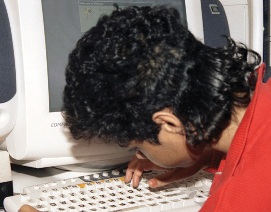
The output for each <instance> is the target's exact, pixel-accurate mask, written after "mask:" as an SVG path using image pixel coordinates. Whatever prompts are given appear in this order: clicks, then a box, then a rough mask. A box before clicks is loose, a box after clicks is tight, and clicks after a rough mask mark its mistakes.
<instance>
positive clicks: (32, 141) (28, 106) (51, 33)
mask: <svg viewBox="0 0 271 212" xmlns="http://www.w3.org/2000/svg"><path fill="white" fill-rule="evenodd" d="M165 3H166V4H168V5H171V6H174V7H176V8H177V9H178V10H179V12H180V15H181V17H182V21H183V24H184V25H185V26H187V27H188V28H189V29H190V30H191V31H192V32H193V33H194V35H195V36H196V37H197V38H199V39H201V40H203V24H202V13H201V1H200V0H193V1H191V0H169V1H163V0H144V1H143V0H115V1H112V0H111V1H109V0H100V1H98V0H25V1H21V0H12V1H10V0H5V4H6V8H7V11H8V16H9V22H10V26H11V33H12V39H13V46H14V57H15V66H16V84H17V93H16V96H17V97H18V103H17V116H16V124H15V126H14V128H13V130H12V131H11V133H10V134H9V136H8V137H7V138H6V140H5V142H4V143H3V144H1V145H0V149H6V150H7V151H8V152H9V154H10V156H11V158H12V161H13V163H17V164H21V165H25V166H30V167H35V168H41V167H51V166H62V165H72V164H76V166H77V167H87V168H92V167H95V168H97V167H100V168H104V167H106V168H108V167H113V166H116V165H119V164H123V163H125V162H128V161H129V160H130V158H131V156H132V153H131V152H129V151H128V150H127V149H125V148H120V147H118V146H116V145H114V144H105V143H104V142H103V141H101V140H100V139H98V138H94V139H92V140H88V141H85V140H74V139H73V138H72V136H71V135H70V133H69V131H68V128H67V127H66V124H65V120H64V118H63V116H62V111H61V108H62V93H63V89H64V86H65V67H66V65H67V62H68V55H69V53H70V51H71V50H72V49H73V48H74V47H75V45H76V42H77V40H78V39H79V38H80V37H81V36H82V35H83V34H84V33H85V32H86V31H87V30H88V29H90V28H91V27H92V26H94V25H95V24H96V22H97V20H98V18H99V17H100V16H101V15H103V14H109V13H110V12H111V11H112V10H114V6H113V5H114V4H117V5H118V6H119V7H126V6H129V5H137V6H146V5H150V6H154V5H160V4H165Z"/></svg>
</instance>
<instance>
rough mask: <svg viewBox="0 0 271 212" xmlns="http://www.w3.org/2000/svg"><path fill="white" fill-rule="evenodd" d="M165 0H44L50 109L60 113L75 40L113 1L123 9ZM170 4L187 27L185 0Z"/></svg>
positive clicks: (106, 12)
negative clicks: (66, 72) (176, 9)
mask: <svg viewBox="0 0 271 212" xmlns="http://www.w3.org/2000/svg"><path fill="white" fill-rule="evenodd" d="M164 3H165V1H163V0H145V1H140V0H133V1H131V0H130V1H127V0H125V1H124V0H116V1H108V0H95V1H92V0H78V1H77V0H76V1H74V0H58V1H55V0H42V11H43V19H44V32H45V41H46V55H47V68H48V83H49V98H50V102H49V106H50V112H60V111H61V108H62V93H63V89H64V85H65V75H64V71H65V66H66V64H67V59H68V54H69V52H70V51H71V50H72V49H73V48H74V46H75V43H76V41H77V40H78V39H79V38H80V37H81V36H82V35H83V34H84V33H85V32H86V31H87V30H89V29H90V28H91V27H93V26H95V25H96V23H97V21H98V19H99V18H100V17H101V15H104V14H110V13H111V12H112V11H113V10H114V8H115V7H114V4H117V5H118V6H119V7H120V8H123V7H126V6H130V5H137V6H154V5H159V4H164ZM168 4H169V5H171V6H174V7H176V8H178V10H179V12H180V14H181V20H182V22H183V25H184V26H187V20H186V10H185V1H184V0H171V1H168Z"/></svg>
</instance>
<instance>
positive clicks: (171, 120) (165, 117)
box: [152, 111, 185, 134]
mask: <svg viewBox="0 0 271 212" xmlns="http://www.w3.org/2000/svg"><path fill="white" fill-rule="evenodd" d="M152 120H153V121H154V122H155V123H156V124H158V125H161V128H162V129H163V130H166V131H167V132H169V133H178V134H180V133H181V134H182V133H183V134H185V132H184V126H183V124H182V123H181V121H180V120H179V119H178V118H177V117H176V116H175V115H174V114H173V113H172V112H171V111H158V112H156V113H154V114H153V116H152Z"/></svg>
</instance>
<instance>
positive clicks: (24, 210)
mask: <svg viewBox="0 0 271 212" xmlns="http://www.w3.org/2000/svg"><path fill="white" fill-rule="evenodd" d="M19 212H38V210H36V209H35V208H33V207H31V206H29V205H23V206H22V207H21V208H20V209H19Z"/></svg>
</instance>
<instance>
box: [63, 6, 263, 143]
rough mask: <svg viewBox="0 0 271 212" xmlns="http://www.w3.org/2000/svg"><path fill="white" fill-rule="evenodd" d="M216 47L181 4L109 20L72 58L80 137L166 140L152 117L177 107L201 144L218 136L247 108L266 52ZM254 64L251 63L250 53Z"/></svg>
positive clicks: (71, 86) (74, 119) (69, 115)
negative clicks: (199, 34) (188, 20)
mask: <svg viewBox="0 0 271 212" xmlns="http://www.w3.org/2000/svg"><path fill="white" fill-rule="evenodd" d="M225 39H227V40H228V44H227V45H226V46H225V47H221V48H211V47H208V46H206V45H204V44H203V43H201V42H200V41H199V40H197V39H196V38H195V37H194V36H193V34H192V33H191V32H190V31H189V30H188V29H187V28H186V27H183V26H182V24H181V21H180V15H179V13H178V11H177V10H176V9H174V8H169V7H166V6H157V7H153V8H151V7H136V6H133V7H128V8H125V9H123V10H120V9H116V10H114V11H113V12H112V14H111V15H105V16H103V17H101V18H100V19H99V21H98V23H97V25H96V26H95V27H93V28H91V29H90V30H89V31H88V32H86V33H85V35H84V36H83V37H82V38H81V39H80V40H79V41H78V43H77V45H76V48H75V49H74V50H73V51H72V52H71V54H70V56H69V63H68V65H67V68H66V83H67V84H66V86H65V91H64V98H63V99H64V110H65V113H64V116H65V119H66V122H67V124H68V126H69V128H70V131H71V133H72V135H73V136H74V138H76V139H79V138H85V139H89V138H91V137H93V136H98V137H103V138H105V139H106V140H107V141H108V142H116V143H118V144H119V145H120V146H128V145H129V143H130V142H131V141H132V140H135V141H138V142H141V141H144V140H147V141H149V142H153V143H156V144H159V141H158V139H157V135H158V132H159V130H160V128H159V126H157V125H156V124H155V123H154V122H153V121H152V115H153V114H154V113H155V112H157V111H159V110H162V109H164V108H170V109H171V110H172V111H173V113H174V114H175V115H176V116H177V117H178V118H179V119H180V120H181V121H182V123H183V124H184V126H185V128H186V137H187V142H188V143H189V144H191V145H193V146H197V145H199V144H203V143H209V142H212V141H215V140H218V139H219V137H220V135H221V133H222V131H223V129H225V127H226V126H227V125H228V124H229V121H230V119H231V114H232V112H233V108H234V107H236V106H237V107H246V106H247V105H248V104H249V102H250V92H251V90H252V89H253V87H254V86H255V77H256V76H255V74H254V70H255V68H256V67H257V66H258V65H259V63H260V60H261V58H260V56H259V55H258V54H257V53H256V52H254V51H251V50H248V49H247V48H246V47H245V46H244V45H241V44H240V45H237V44H236V43H235V42H234V41H233V40H232V39H230V38H225ZM250 56H252V57H251V58H252V61H251V62H248V57H250Z"/></svg>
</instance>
